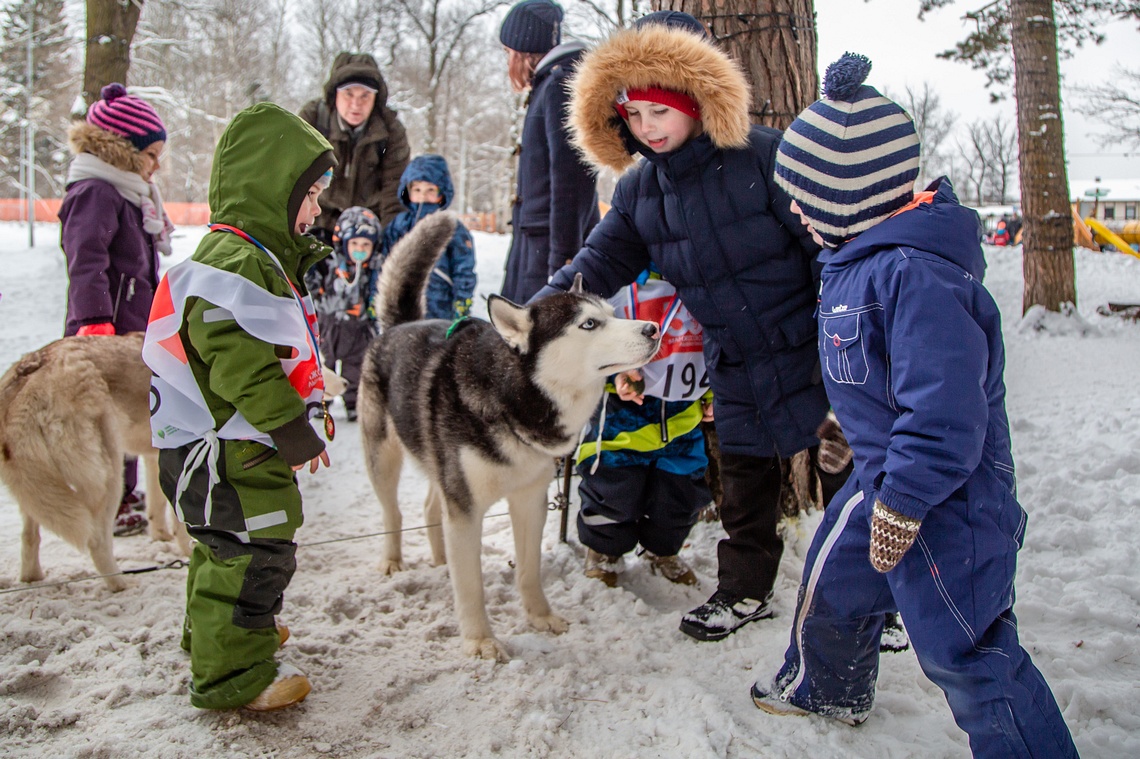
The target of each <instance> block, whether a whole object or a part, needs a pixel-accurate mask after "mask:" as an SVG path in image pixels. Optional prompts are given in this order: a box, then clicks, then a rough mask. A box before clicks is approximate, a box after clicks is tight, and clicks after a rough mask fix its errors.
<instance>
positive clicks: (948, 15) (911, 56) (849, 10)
mask: <svg viewBox="0 0 1140 759" xmlns="http://www.w3.org/2000/svg"><path fill="white" fill-rule="evenodd" d="M983 4H984V3H982V2H980V0H978V1H977V2H973V1H972V0H958V2H957V3H955V4H953V5H951V6H949V7H947V8H943V9H941V10H938V11H934V12H931V13H929V14H927V16H926V20H925V21H919V20H918V7H919V0H870V2H863V0H815V10H816V14H817V17H818V23H817V28H818V33H819V67H820V71H821V72H822V71H823V69H825V68H826V67H827V64H829V63H830V62H832V61H834V60H835V59H836V58H838V57H839V56H840V55H842V54H843V53H844V52H845V51H847V50H850V51H852V52H857V53H863V54H864V55H866V56H867V57H868V58H870V59H871V61H872V62H873V64H874V66H873V68H872V69H871V75H870V77H868V84H871V85H873V86H875V87H878V88H879V89H882V88H884V87H885V88H887V89H889V90H891V91H892V92H894V93H902V92H903V90H904V88H905V87H906V85H907V84H911V85H912V86H917V87H921V86H922V83H923V81H929V82H930V83H931V85H932V87H933V88H934V89H935V90H936V91H937V92H938V93H939V94H940V95H941V96H942V103H943V105H944V106H945V107H947V108H949V109H950V110H952V111H955V112H957V113H958V114H959V122H960V123H969V122H972V121H974V120H975V119H978V118H985V119H990V118H993V116H994V115H995V114H996V113H998V112H999V111H1001V112H1003V113H1006V114H1008V116H1009V118H1010V119H1011V120H1012V119H1013V117H1014V106H1013V98H1012V93H1011V96H1010V98H1009V99H1008V100H1007V101H1005V102H1003V103H1000V104H997V105H991V104H990V102H989V93H988V92H987V91H986V90H985V82H986V79H985V75H984V74H983V73H982V72H980V71H975V70H973V69H971V68H970V67H969V66H968V65H967V64H964V63H954V62H951V61H944V60H941V59H939V58H936V57H935V55H936V54H937V53H939V52H942V51H943V50H947V49H950V48H952V47H953V46H954V44H955V43H956V42H958V41H959V40H961V39H963V38H964V37H965V36H966V34H967V32H968V31H969V29H970V28H971V27H970V26H967V24H971V22H968V21H966V20H965V19H963V18H962V17H963V16H964V15H965V13H966V12H967V11H970V10H974V9H976V8H977V7H979V6H981V5H983ZM1106 32H1107V34H1108V39H1107V40H1106V42H1105V43H1104V45H1101V46H1099V47H1091V48H1090V47H1086V48H1084V49H1082V50H1079V51H1077V53H1076V55H1075V56H1074V57H1073V58H1072V59H1070V60H1068V61H1064V62H1062V64H1061V73H1062V76H1063V82H1062V90H1061V95H1062V106H1063V108H1064V125H1065V132H1066V155H1067V157H1068V159H1069V179H1070V181H1073V180H1079V179H1090V178H1092V177H1093V176H1094V175H1095V176H1101V177H1103V178H1105V179H1108V178H1112V177H1116V178H1140V153H1136V152H1133V153H1131V154H1129V155H1125V154H1124V153H1123V152H1122V149H1121V148H1119V147H1101V146H1100V145H1099V144H1098V143H1097V142H1096V140H1095V139H1094V138H1093V136H1092V135H1093V134H1094V133H1095V132H1096V131H1097V123H1096V120H1093V119H1088V118H1086V117H1084V116H1081V115H1080V114H1078V113H1076V112H1075V111H1074V110H1073V109H1072V108H1071V107H1070V106H1069V105H1068V101H1070V100H1072V93H1071V90H1070V87H1071V86H1073V85H1088V84H1096V83H1098V82H1099V81H1101V80H1102V79H1104V78H1106V77H1108V76H1109V75H1110V74H1111V71H1112V69H1113V65H1114V64H1115V63H1124V64H1126V65H1128V66H1130V67H1135V66H1136V65H1137V64H1140V54H1138V53H1137V50H1138V49H1140V45H1138V43H1140V31H1138V30H1137V25H1136V24H1135V23H1132V22H1118V23H1115V24H1112V25H1111V26H1109V27H1107V29H1106ZM1138 94H1140V93H1138ZM1104 118H1105V119H1108V118H1111V115H1110V114H1105V116H1104ZM1114 151H1115V152H1114Z"/></svg>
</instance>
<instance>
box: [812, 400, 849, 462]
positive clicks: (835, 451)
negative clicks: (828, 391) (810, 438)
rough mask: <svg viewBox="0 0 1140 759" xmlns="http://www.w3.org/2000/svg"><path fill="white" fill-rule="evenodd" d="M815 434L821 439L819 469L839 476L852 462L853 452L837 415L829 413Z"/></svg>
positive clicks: (818, 456)
mask: <svg viewBox="0 0 1140 759" xmlns="http://www.w3.org/2000/svg"><path fill="white" fill-rule="evenodd" d="M815 434H816V436H817V437H818V438H819V453H818V454H817V456H816V461H817V462H818V463H819V468H820V469H822V470H823V471H825V472H827V473H828V474H839V473H840V472H842V471H843V470H844V468H845V467H846V466H847V464H848V462H850V461H851V456H852V452H851V446H850V445H848V444H847V436H846V435H844V434H843V430H842V429H841V428H840V427H839V421H838V420H837V419H836V418H835V415H834V414H831V413H828V415H827V417H826V418H825V419H824V420H823V424H821V425H819V429H818V430H816V433H815Z"/></svg>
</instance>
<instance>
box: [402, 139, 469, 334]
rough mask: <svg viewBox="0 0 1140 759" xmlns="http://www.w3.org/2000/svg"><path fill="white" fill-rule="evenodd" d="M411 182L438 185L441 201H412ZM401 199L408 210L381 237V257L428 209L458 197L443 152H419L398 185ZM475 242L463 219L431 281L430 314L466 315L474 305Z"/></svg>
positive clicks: (437, 316) (440, 316)
mask: <svg viewBox="0 0 1140 759" xmlns="http://www.w3.org/2000/svg"><path fill="white" fill-rule="evenodd" d="M412 182H431V183H432V184H434V185H435V186H436V187H438V188H439V194H440V198H441V201H440V202H439V203H417V204H414V205H413V204H412V201H411V200H410V199H409V198H408V186H409V185H410V184H411V183H412ZM397 194H398V196H399V198H400V202H401V203H403V205H404V208H406V209H407V210H406V211H402V212H401V213H399V214H397V215H396V218H395V219H393V220H392V221H391V222H390V223H389V224H388V226H387V227H385V228H384V235H383V237H382V238H381V240H380V256H381V260H382V259H383V258H387V256H388V253H389V252H390V251H391V250H392V246H393V245H395V244H396V241H398V240H399V239H400V238H401V237H403V236H404V235H406V234H407V233H408V232H410V231H411V230H412V227H414V226H415V225H416V222H417V221H419V220H420V219H422V218H423V217H425V216H427V215H428V214H429V213H435V212H436V211H438V210H440V209H443V208H447V207H448V206H449V205H451V199H452V198H453V197H455V187H454V186H453V185H452V183H451V172H449V171H448V170H447V161H445V160H444V159H443V156H439V155H434V154H431V153H428V154H425V155H421V156H417V157H415V158H413V159H412V162H411V163H409V164H408V168H406V169H404V173H403V174H402V175H401V176H400V186H399V188H398V189H397ZM475 285H476V276H475V242H474V240H472V239H471V233H470V232H468V231H467V227H465V226H463V224H462V223H460V224H457V225H456V227H455V236H454V237H452V238H451V243H450V244H449V245H448V246H447V251H446V252H444V254H443V255H442V256H440V259H439V261H438V262H437V263H436V267H435V270H434V271H433V272H432V275H431V280H430V281H429V282H428V290H427V314H426V316H427V318H428V319H457V318H459V317H461V316H467V312H468V311H469V310H470V308H471V298H472V297H473V296H474V294H475Z"/></svg>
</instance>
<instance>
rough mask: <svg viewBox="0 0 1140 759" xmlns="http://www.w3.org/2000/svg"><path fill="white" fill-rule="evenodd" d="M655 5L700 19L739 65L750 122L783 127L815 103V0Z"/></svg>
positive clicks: (660, 0)
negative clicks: (748, 100) (749, 104)
mask: <svg viewBox="0 0 1140 759" xmlns="http://www.w3.org/2000/svg"><path fill="white" fill-rule="evenodd" d="M652 7H653V9H654V10H674V11H684V12H685V13H688V14H690V15H692V16H695V17H696V18H698V19H700V21H701V22H702V23H703V24H704V25H705V26H706V27H708V28H709V29H710V30H711V32H712V35H713V37H714V39H715V40H716V44H717V46H718V47H720V48H721V49H722V50H724V51H725V52H727V53H728V54H729V55H730V56H732V57H733V58H735V59H736V60H737V61H738V62H739V63H740V65H741V67H742V68H743V69H744V73H745V75H746V76H747V77H748V81H749V82H750V83H751V85H752V108H751V119H752V123H754V124H763V125H764V126H770V127H775V128H777V129H785V128H787V126H788V124H791V123H792V121H793V120H794V119H795V118H796V116H798V115H799V113H800V111H802V110H803V109H804V108H807V107H808V106H809V105H811V104H812V103H814V102H815V100H816V98H817V92H818V90H819V75H818V73H817V72H816V60H815V59H816V37H815V3H814V0H653V2H652Z"/></svg>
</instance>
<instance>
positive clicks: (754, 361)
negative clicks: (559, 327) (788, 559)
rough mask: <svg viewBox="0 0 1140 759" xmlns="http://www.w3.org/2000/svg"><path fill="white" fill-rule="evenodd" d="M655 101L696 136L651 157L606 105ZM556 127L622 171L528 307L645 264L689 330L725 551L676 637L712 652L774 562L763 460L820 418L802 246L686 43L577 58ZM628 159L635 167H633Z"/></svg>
mask: <svg viewBox="0 0 1140 759" xmlns="http://www.w3.org/2000/svg"><path fill="white" fill-rule="evenodd" d="M661 88H668V91H669V92H671V93H672V94H673V95H678V94H680V95H681V98H682V99H684V100H692V101H695V102H693V103H692V105H693V106H695V107H696V110H697V112H698V113H699V119H700V124H701V129H700V133H699V134H698V136H695V137H692V138H691V139H689V140H688V141H687V142H685V143H684V144H682V145H681V146H680V147H678V148H676V149H674V150H671V151H669V152H663V153H657V152H655V151H654V150H652V149H650V148H649V147H647V146H646V145H644V144H642V143H641V142H638V141H637V140H636V139H635V138H634V137H633V134H632V132H631V131H630V129H629V125H628V123H627V122H626V121H625V120H624V119H622V118H619V117H618V113H619V112H618V111H617V110H615V102H616V100H617V98H618V97H619V95H620V94H622V93H626V92H629V93H630V95H629V97H630V98H631V99H636V98H634V94H633V93H636V92H638V91H641V90H648V91H658V92H660V89H661ZM654 102H660V101H654ZM570 123H571V125H572V130H573V137H574V140H575V143H576V144H577V145H578V146H579V147H580V148H581V149H582V151H583V152H584V153H585V154H586V155H587V156H589V158H590V159H591V160H592V161H593V162H594V163H595V164H596V165H598V166H605V167H608V168H611V169H613V170H615V171H619V172H621V171H625V172H626V173H625V175H624V176H623V177H622V178H621V179H620V180H619V182H618V185H617V188H616V190H615V192H614V196H613V206H612V208H611V209H610V211H609V212H608V213H607V214H606V216H605V218H604V219H602V221H601V223H600V224H599V225H598V226H597V227H596V228H595V229H594V230H593V232H591V233H590V235H589V238H588V239H587V240H586V244H585V247H584V248H583V249H582V250H581V251H580V252H579V253H578V254H577V256H575V258H574V260H573V262H572V263H571V264H569V265H567V266H565V267H563V268H562V269H561V270H560V271H558V272H557V273H556V274H555V275H554V277H553V279H552V280H551V283H550V286H549V287H548V288H547V289H546V290H544V291H543V292H540V293H539V296H540V297H541V296H542V295H543V294H544V293H546V292H550V291H553V290H555V289H563V290H564V289H567V288H569V286H570V284H571V282H572V281H573V279H574V275H575V274H576V273H581V274H582V275H583V277H584V283H585V286H586V287H587V288H588V289H590V290H591V291H593V292H596V293H598V294H600V295H603V296H609V295H612V294H613V293H614V292H615V291H616V290H617V289H618V288H620V287H622V286H623V285H626V284H628V283H629V282H631V281H633V280H634V279H635V278H636V276H637V275H638V273H640V272H641V271H642V270H644V269H646V268H647V267H648V266H649V264H650V263H653V264H655V265H656V266H657V269H658V270H659V271H660V272H661V275H662V276H663V277H664V278H665V279H666V280H667V281H669V282H670V283H671V284H672V285H674V286H675V287H676V288H677V291H678V293H679V294H680V296H681V300H682V301H683V302H684V304H685V306H686V307H687V308H688V309H689V311H690V312H691V313H692V314H693V316H695V317H696V319H697V320H698V321H699V322H700V323H701V325H702V326H703V327H704V351H705V357H706V362H707V365H708V368H709V379H710V382H711V385H712V391H713V406H714V409H715V415H716V428H717V432H718V434H719V436H720V445H721V449H722V453H723V457H722V472H721V477H722V482H723V483H724V498H723V502H722V520H723V523H724V527H725V529H726V530H727V532H728V539H727V540H724V541H721V544H720V546H719V556H718V558H719V577H718V581H719V587H718V590H717V592H716V593H715V594H714V595H713V597H712V598H710V599H709V601H708V602H707V603H706V604H704V605H703V606H701V607H699V608H698V609H694V610H693V611H692V612H689V614H687V615H685V618H684V620H683V622H682V630H683V631H684V632H686V633H688V634H689V635H692V636H693V637H696V638H699V639H701V640H717V639H720V638H723V637H725V636H727V635H728V634H730V633H731V632H733V631H734V630H735V629H737V628H738V627H739V626H740V625H742V624H744V623H746V622H748V621H751V620H754V619H759V618H762V617H764V616H771V611H770V610H769V608H768V604H767V599H768V597H769V594H770V592H771V590H772V587H773V584H774V582H775V579H776V572H777V569H778V567H779V562H780V556H781V555H782V553H783V542H782V540H781V539H780V537H779V535H778V533H777V530H776V527H777V523H778V521H779V517H780V509H779V493H780V487H781V476H780V467H779V457H788V456H791V455H792V454H794V453H796V452H798V451H801V450H804V449H808V448H810V447H813V446H816V445H818V439H817V437H816V430H817V429H818V427H819V426H820V423H821V422H822V421H823V420H824V417H825V415H826V413H827V410H828V402H827V397H826V394H825V392H824V388H823V384H822V380H821V377H820V368H819V358H818V355H817V354H816V345H815V336H816V323H815V318H814V315H813V312H814V309H815V280H814V277H813V263H814V257H815V254H816V253H817V252H818V247H817V246H816V245H815V244H814V243H812V241H811V240H810V237H809V235H808V234H807V232H806V231H805V230H804V229H803V227H802V226H801V225H800V224H799V219H798V218H796V217H795V216H793V215H792V214H791V212H790V210H789V208H788V206H789V203H790V199H789V197H788V196H787V195H786V194H785V193H784V192H783V190H781V189H780V188H779V187H778V186H777V185H776V184H775V182H774V181H773V177H772V169H773V166H774V159H775V152H776V147H777V145H778V144H779V141H780V132H778V131H777V130H774V129H769V128H766V127H759V126H750V125H749V122H748V88H747V85H746V82H745V80H744V76H743V74H742V73H741V72H740V70H739V68H738V67H737V66H736V65H735V64H734V63H733V62H732V61H731V60H730V59H728V57H727V56H725V55H724V54H723V53H722V52H721V51H719V50H717V49H716V48H714V47H713V46H712V45H711V43H709V42H707V41H706V40H704V39H702V38H701V37H700V36H698V35H696V34H693V33H692V32H691V31H688V30H685V29H679V28H669V27H667V26H663V25H656V24H654V25H648V26H645V27H643V28H640V29H633V30H625V31H620V32H618V33H616V34H615V35H614V36H612V37H611V38H610V39H609V40H607V41H606V42H603V43H602V44H601V45H599V46H598V48H596V49H595V50H594V51H592V52H590V53H589V54H587V55H586V56H585V57H584V58H583V60H582V62H581V63H580V64H579V67H578V72H577V74H576V76H575V78H574V81H573V97H572V103H571V122H570ZM631 154H640V155H642V156H644V157H645V160H643V161H641V162H640V163H637V164H636V165H635V164H634V157H633V155H631Z"/></svg>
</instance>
